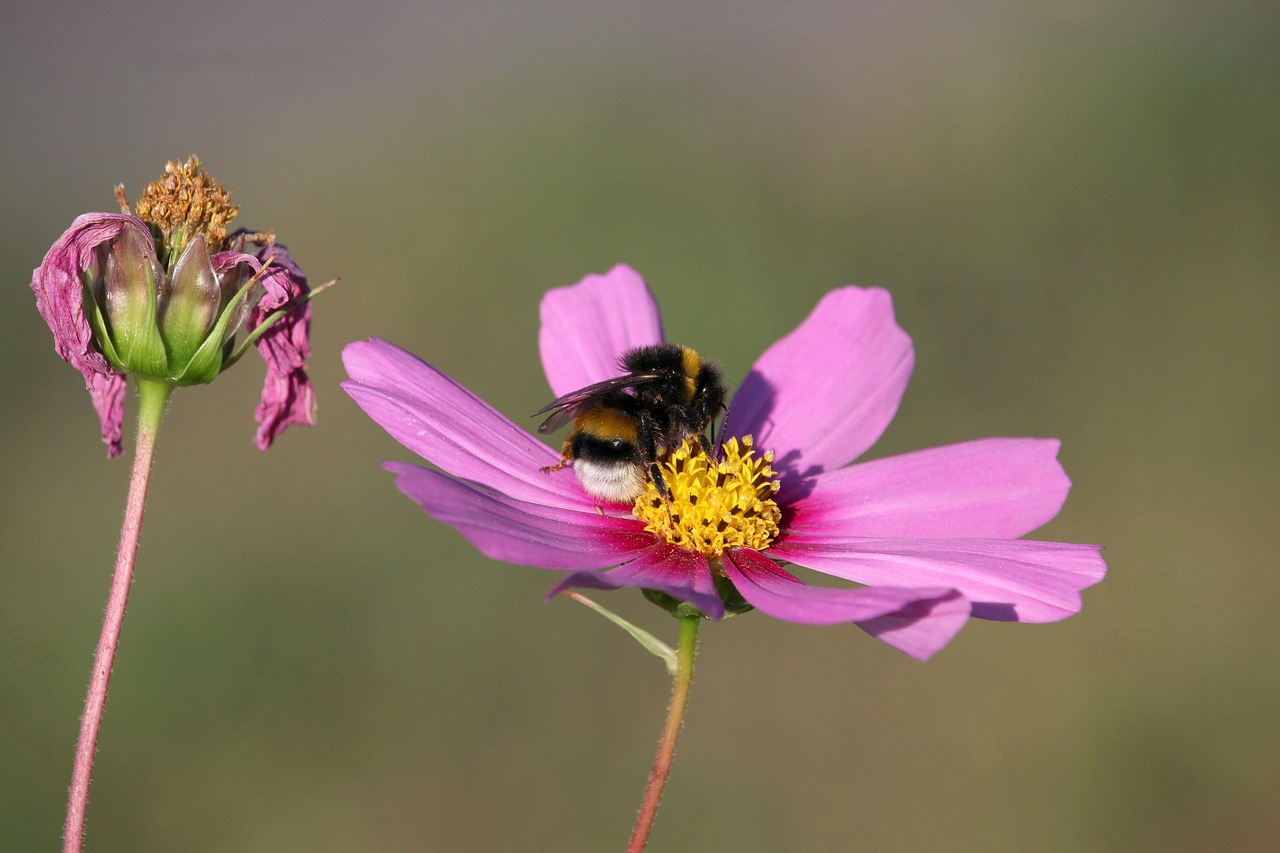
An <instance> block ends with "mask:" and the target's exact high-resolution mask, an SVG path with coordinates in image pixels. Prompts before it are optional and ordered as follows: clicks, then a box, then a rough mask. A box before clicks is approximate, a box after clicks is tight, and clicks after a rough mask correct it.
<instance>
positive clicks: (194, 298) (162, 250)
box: [31, 156, 315, 457]
mask: <svg viewBox="0 0 1280 853" xmlns="http://www.w3.org/2000/svg"><path fill="white" fill-rule="evenodd" d="M230 196H231V194H230V192H229V191H228V190H226V189H225V188H224V187H223V186H221V185H220V184H218V182H217V181H215V180H214V179H213V177H212V176H211V175H209V174H208V173H207V172H205V171H204V170H203V169H202V168H201V166H200V161H199V160H198V159H196V158H195V157H194V156H193V157H190V158H188V159H187V161H186V162H185V163H178V162H176V161H170V162H169V164H168V165H167V166H166V167H165V173H164V175H163V177H161V178H160V180H158V181H154V182H152V183H150V184H148V185H147V186H146V188H145V189H144V190H143V192H142V195H141V196H140V197H139V198H138V201H137V203H136V215H135V212H133V211H130V209H129V204H128V202H127V200H126V199H125V195H124V188H123V187H117V189H116V198H117V201H118V202H119V204H120V209H121V212H120V213H86V214H83V215H81V216H79V217H77V218H76V220H75V221H74V222H73V223H71V227H70V228H69V229H68V230H67V231H66V232H65V233H64V234H63V235H62V236H61V237H59V238H58V240H57V242H55V243H54V244H53V247H52V248H51V249H50V250H49V252H48V254H46V255H45V258H44V262H43V263H42V264H41V265H40V266H39V267H38V268H37V269H36V270H35V272H34V274H33V276H32V279H31V289H32V290H33V291H35V294H36V305H37V307H38V308H39V309H40V314H41V316H43V317H44V319H45V322H47V323H48V324H49V328H50V329H51V330H52V331H53V338H54V347H55V348H56V349H57V351H58V354H59V355H61V356H62V357H63V358H64V359H65V360H66V361H67V362H68V363H69V364H71V365H72V366H73V367H75V368H76V369H77V370H79V371H80V373H81V374H83V375H84V378H85V383H86V385H87V386H88V389H89V393H90V395H91V396H92V398H93V403H94V407H95V408H96V409H97V411H98V417H99V419H100V420H101V422H102V438H103V440H104V441H105V442H106V443H107V454H108V455H109V456H113V457H114V456H119V455H120V454H121V452H122V448H121V442H120V435H121V422H122V421H123V419H124V388H125V376H127V375H131V376H134V377H135V378H138V379H148V380H153V381H160V382H164V383H167V384H169V385H171V386H180V385H202V384H205V383H207V382H211V381H213V379H214V378H215V377H216V376H218V374H220V373H221V372H222V371H224V370H226V369H227V368H228V367H230V366H231V365H232V364H234V363H235V362H236V361H237V360H239V358H240V356H241V355H242V354H243V353H244V352H245V351H246V350H247V348H248V346H249V344H251V343H252V344H254V345H255V346H256V347H257V349H258V351H259V352H261V353H262V355H263V358H264V359H265V360H266V362H267V379H266V383H265V385H264V386H263V392H262V401H261V403H260V404H259V406H258V410H257V412H256V413H255V416H256V418H257V420H258V423H259V429H258V434H257V438H256V441H257V444H258V447H259V448H261V449H263V450H265V449H266V448H267V447H268V446H269V445H270V444H271V442H272V440H273V439H274V438H275V437H276V436H277V435H278V434H279V433H280V432H281V431H283V430H284V428H285V427H286V426H288V425H289V424H293V423H301V424H308V425H310V424H313V423H315V393H314V391H313V389H312V387H311V383H310V381H309V380H308V378H307V374H306V367H305V361H306V358H307V356H308V355H309V354H310V347H309V344H308V340H307V335H308V331H309V328H310V321H311V308H310V305H309V303H308V301H307V298H308V295H309V293H310V290H309V288H308V287H307V279H306V276H304V275H303V274H302V271H301V270H300V269H299V268H298V266H297V264H296V263H295V262H294V260H293V258H291V257H290V256H289V253H288V252H287V251H285V248H284V246H282V245H280V244H278V243H276V242H275V238H274V235H272V234H269V233H266V234H264V233H251V232H246V231H239V232H235V233H231V234H228V231H227V226H228V224H229V223H230V222H231V220H232V219H234V218H235V216H236V214H237V212H238V208H237V207H236V206H235V205H232V204H231V202H230ZM241 331H244V332H245V334H243V335H240V334H239V333H240V332H241ZM237 338H239V339H237Z"/></svg>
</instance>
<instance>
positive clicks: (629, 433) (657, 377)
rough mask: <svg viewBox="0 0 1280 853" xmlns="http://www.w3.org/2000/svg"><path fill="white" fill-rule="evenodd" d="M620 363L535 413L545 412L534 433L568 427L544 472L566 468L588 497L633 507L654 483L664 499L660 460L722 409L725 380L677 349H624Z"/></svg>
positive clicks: (697, 433)
mask: <svg viewBox="0 0 1280 853" xmlns="http://www.w3.org/2000/svg"><path fill="white" fill-rule="evenodd" d="M619 363H620V364H621V366H622V369H623V370H625V371H626V374H625V375H623V376H618V377H615V378H613V379H606V380H605V381H603V382H597V383H595V384H594V385H588V386H587V387H585V388H579V389H578V390H577V391H574V392H572V393H570V394H566V395H564V396H563V397H561V398H560V399H558V400H556V401H554V402H552V403H549V404H548V405H546V406H543V407H542V408H541V409H539V410H538V411H536V412H534V413H533V414H534V416H535V417H536V416H538V415H542V414H546V413H548V412H550V415H548V416H547V419H546V420H545V421H543V422H542V424H541V425H540V426H539V427H538V432H540V433H542V434H544V435H545V434H547V433H551V432H555V431H556V430H558V429H560V428H561V427H563V426H564V425H565V424H567V423H569V421H571V420H572V421H573V429H572V430H570V432H569V436H568V438H566V439H565V442H564V447H563V448H562V450H561V453H562V458H561V460H560V464H558V465H551V466H549V467H546V468H543V469H542V470H543V471H544V472H550V471H558V470H560V469H561V468H563V467H564V466H565V465H568V464H570V463H572V464H573V470H574V473H576V474H577V475H578V479H579V480H581V481H582V486H583V488H584V489H586V490H587V492H588V494H590V495H592V496H593V497H596V498H600V499H602V500H607V501H617V502H618V503H630V502H631V501H634V500H635V499H636V498H638V497H639V496H640V495H641V493H642V492H643V491H644V487H645V483H646V482H648V481H652V482H653V484H654V487H655V488H657V490H658V493H659V494H660V495H662V497H663V499H664V500H665V499H666V498H667V495H668V492H667V487H666V483H665V481H664V480H663V479H662V474H661V471H660V470H659V468H658V460H659V459H660V458H661V457H662V455H663V454H664V453H667V452H669V451H671V450H674V449H675V448H677V447H679V445H680V443H681V442H683V441H684V440H685V439H686V438H689V437H690V436H702V435H703V434H704V433H705V432H706V430H707V428H708V427H709V426H710V425H711V422H712V421H713V420H715V417H716V415H717V414H719V412H720V410H721V409H723V408H724V393H725V392H724V380H723V379H722V378H721V376H720V369H719V368H718V367H716V366H715V365H714V364H710V363H708V362H706V361H703V360H702V357H701V356H700V355H698V354H697V353H696V352H694V351H693V350H692V349H690V348H689V347H682V346H677V345H676V344H655V345H653V346H647V347H637V348H635V349H631V350H627V351H626V352H625V353H623V354H622V357H621V358H620V359H619Z"/></svg>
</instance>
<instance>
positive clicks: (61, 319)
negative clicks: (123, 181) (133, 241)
mask: <svg viewBox="0 0 1280 853" xmlns="http://www.w3.org/2000/svg"><path fill="white" fill-rule="evenodd" d="M126 228H131V229H134V230H135V232H137V233H138V236H139V243H140V244H141V245H142V246H143V247H144V250H145V251H146V253H147V254H148V257H149V259H150V260H151V262H152V263H154V261H155V244H154V243H153V242H152V240H151V232H150V231H148V230H147V227H146V225H144V224H143V223H142V221H141V220H140V219H137V218H136V217H133V216H125V215H123V214H119V213H86V214H83V215H82V216H78V217H76V219H75V221H74V222H72V223H71V227H70V228H68V229H67V230H66V231H65V232H64V233H63V234H62V236H61V237H59V238H58V239H57V241H55V242H54V244H53V246H52V247H50V249H49V251H48V252H47V253H46V254H45V256H44V261H43V262H42V263H41V264H40V266H39V267H37V268H36V269H35V270H34V271H33V273H32V276H31V290H32V291H33V292H34V293H35V295H36V307H37V308H38V309H39V311H40V316H41V317H43V318H44V321H45V322H46V323H48V324H49V329H50V331H52V332H53V346H54V349H55V350H56V351H57V353H58V355H60V356H62V358H63V359H64V360H65V361H66V362H67V363H68V364H70V365H71V366H72V367H74V368H75V369H76V370H79V371H80V374H81V375H82V376H84V381H85V387H87V388H88V389H89V393H90V395H91V397H92V398H93V406H94V409H95V410H96V411H97V412H98V419H99V421H100V423H101V425H102V440H103V441H105V442H106V443H107V456H109V457H113V458H114V457H116V456H119V455H120V454H121V453H123V449H122V447H121V443H120V424H121V422H122V421H123V420H124V377H123V376H122V375H121V374H119V373H117V372H116V370H115V368H113V367H112V366H111V363H110V362H108V361H107V359H106V357H105V356H103V355H102V353H101V352H100V351H99V349H98V347H97V344H96V343H95V340H94V335H93V330H92V329H91V328H90V326H89V320H88V318H87V317H86V316H85V313H84V283H83V281H82V279H81V273H83V272H91V273H94V272H97V260H96V258H95V252H94V250H95V249H96V248H97V247H98V246H100V245H102V244H103V243H106V242H108V241H110V240H111V239H112V238H114V237H116V236H117V235H119V234H120V232H121V231H123V230H124V229H126Z"/></svg>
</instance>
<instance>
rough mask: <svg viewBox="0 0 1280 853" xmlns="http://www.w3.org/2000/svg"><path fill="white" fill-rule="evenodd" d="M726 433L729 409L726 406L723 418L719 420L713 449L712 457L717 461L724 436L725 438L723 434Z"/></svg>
mask: <svg viewBox="0 0 1280 853" xmlns="http://www.w3.org/2000/svg"><path fill="white" fill-rule="evenodd" d="M728 431H729V408H728V407H727V406H726V407H725V410H724V417H723V418H721V419H720V429H719V431H718V432H717V433H716V443H715V447H714V448H713V450H714V456H715V457H716V458H717V459H719V458H720V448H721V447H723V446H724V436H725V433H726V432H728Z"/></svg>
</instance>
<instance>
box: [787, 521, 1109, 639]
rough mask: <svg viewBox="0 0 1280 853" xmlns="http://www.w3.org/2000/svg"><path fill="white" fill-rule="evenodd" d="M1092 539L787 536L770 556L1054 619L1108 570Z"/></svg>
mask: <svg viewBox="0 0 1280 853" xmlns="http://www.w3.org/2000/svg"><path fill="white" fill-rule="evenodd" d="M1101 550H1102V549H1101V548H1099V547H1098V546H1096V545H1071V544H1067V543H1062V542H1037V541H1032V540H1026V539H861V538H856V537H836V536H823V537H815V538H813V539H807V538H802V537H796V536H791V535H788V536H786V537H785V538H784V539H781V540H779V541H777V542H775V543H774V544H773V547H772V548H771V549H770V551H769V553H770V556H772V557H776V558H777V559H780V560H787V561H789V562H793V563H796V564H797V565H801V566H806V567H807V568H810V569H815V570H817V571H820V572H825V573H827V574H829V575H835V576H836V577H840V578H845V579H846V580H851V581H856V582H857V583H863V584H867V585H869V586H938V587H949V588H952V589H957V590H959V591H960V592H961V593H963V594H964V596H965V597H966V598H968V599H969V600H970V601H972V602H973V615H974V616H976V617H978V618H980V619H996V620H999V621H1016V622H1054V621H1056V620H1058V619H1065V618H1066V617H1068V616H1071V615H1072V614H1074V613H1077V612H1079V610H1080V590H1082V589H1084V588H1085V587H1088V586H1092V585H1093V584H1095V583H1097V582H1098V581H1100V580H1102V576H1103V575H1104V574H1105V573H1106V564H1105V563H1103V561H1102V557H1101V555H1100V553H1099V552H1100V551H1101Z"/></svg>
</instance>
